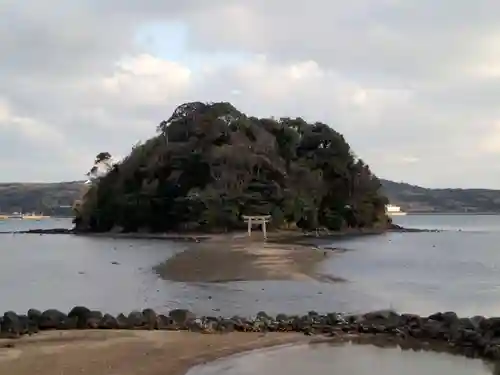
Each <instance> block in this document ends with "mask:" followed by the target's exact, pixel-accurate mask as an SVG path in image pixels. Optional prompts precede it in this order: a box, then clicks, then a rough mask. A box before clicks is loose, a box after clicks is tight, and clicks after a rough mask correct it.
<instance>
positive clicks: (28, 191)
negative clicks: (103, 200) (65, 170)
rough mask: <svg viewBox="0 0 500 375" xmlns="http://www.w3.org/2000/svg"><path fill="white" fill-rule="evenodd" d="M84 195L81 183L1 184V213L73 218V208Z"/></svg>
mask: <svg viewBox="0 0 500 375" xmlns="http://www.w3.org/2000/svg"><path fill="white" fill-rule="evenodd" d="M82 193H83V183H82V182H81V181H74V182H62V183H50V184H43V183H4V184H0V213H9V214H10V213H12V212H23V213H28V212H36V213H43V214H44V215H49V216H72V215H73V212H72V209H71V206H72V205H73V202H74V201H75V199H77V198H78V197H80V196H81V195H82Z"/></svg>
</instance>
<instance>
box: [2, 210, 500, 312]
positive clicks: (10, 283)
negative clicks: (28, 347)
mask: <svg viewBox="0 0 500 375" xmlns="http://www.w3.org/2000/svg"><path fill="white" fill-rule="evenodd" d="M395 221H396V222H397V223H399V224H402V225H404V226H407V227H415V228H431V229H446V230H445V231H443V232H439V233H391V234H386V235H382V236H373V237H372V236H370V237H363V238H357V239H351V240H343V241H339V242H337V243H333V244H331V245H332V246H337V247H342V248H346V249H348V250H352V251H347V252H345V253H341V254H337V255H335V256H333V257H331V258H330V259H328V260H327V261H325V262H324V263H323V264H322V265H321V267H320V268H321V272H322V273H326V274H330V275H334V276H341V277H344V278H346V279H347V280H348V282H346V283H337V284H325V283H319V282H306V283H305V282H291V281H263V282H232V283H223V284H203V283H199V284H186V283H174V282H169V281H165V280H162V279H160V278H159V277H158V276H157V275H156V274H155V273H154V272H153V271H152V267H153V266H154V265H156V264H157V263H159V262H161V261H164V260H165V259H166V258H168V257H170V256H172V255H173V254H175V253H176V252H178V251H182V250H183V249H184V246H185V245H183V244H180V243H172V242H168V241H161V240H129V239H105V238H85V237H75V236H67V235H43V236H39V235H22V234H15V235H13V234H0V310H9V309H12V310H16V311H25V310H26V309H28V308H30V307H36V308H39V309H44V308H60V309H65V310H67V309H69V308H71V307H72V306H73V305H76V304H85V305H88V306H89V307H92V308H95V309H102V310H106V311H109V312H112V313H117V312H121V311H130V310H132V309H141V308H144V307H146V306H147V307H153V308H156V309H158V310H160V311H167V310H169V309H172V308H175V307H186V308H190V309H192V310H193V311H195V312H197V313H200V314H221V315H232V314H242V315H252V314H255V313H257V312H258V311H260V310H265V311H269V312H271V313H278V312H289V313H303V312H307V311H310V310H317V311H319V312H326V311H366V310H370V309H377V308H388V307H392V308H395V309H397V310H399V311H407V312H414V313H421V314H427V313H431V312H434V311H437V310H454V311H457V312H458V313H459V314H461V315H475V314H483V315H499V316H500V302H498V301H500V247H499V244H500V216H430V215H428V216H423V215H422V216H410V215H409V216H405V217H397V218H396V219H395ZM21 226H22V228H21ZM70 226H71V222H70V221H69V220H63V219H61V220H57V221H56V220H43V221H39V222H29V221H16V220H12V221H4V222H2V223H1V224H0V231H8V230H13V229H28V228H29V227H43V228H49V227H70ZM114 263H118V264H114Z"/></svg>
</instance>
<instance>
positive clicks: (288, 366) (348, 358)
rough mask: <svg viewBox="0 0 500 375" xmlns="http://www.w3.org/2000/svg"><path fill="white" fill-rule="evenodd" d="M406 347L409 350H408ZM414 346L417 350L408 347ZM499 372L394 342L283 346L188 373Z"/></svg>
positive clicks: (468, 374)
mask: <svg viewBox="0 0 500 375" xmlns="http://www.w3.org/2000/svg"><path fill="white" fill-rule="evenodd" d="M406 349H408V348H406ZM412 349H415V348H412ZM307 373H314V374H315V375H323V374H324V375H327V374H328V375H332V374H339V375H340V374H352V375H371V374H384V375H396V374H397V375H399V374H403V373H404V374H405V375H421V374H443V375H446V374H450V375H452V374H453V375H471V374H473V375H492V374H494V375H497V374H499V372H498V367H495V366H494V365H492V364H490V363H486V362H483V361H482V360H479V359H467V358H465V357H461V356H454V355H451V354H448V353H439V352H432V351H425V350H402V349H401V348H399V347H396V346H387V345H383V344H381V343H379V344H378V345H372V344H370V345H359V344H350V343H346V344H338V343H337V344H327V343H321V344H313V345H299V346H282V347H278V348H275V349H266V350H260V351H254V352H250V353H246V354H241V355H237V356H233V357H229V358H226V359H220V360H217V361H215V362H212V363H210V364H207V365H203V366H197V367H194V368H192V369H191V370H190V371H189V372H188V374H187V375H257V374H274V375H281V374H282V375H285V374H286V375H302V374H307Z"/></svg>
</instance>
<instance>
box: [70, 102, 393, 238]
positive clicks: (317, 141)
mask: <svg viewBox="0 0 500 375" xmlns="http://www.w3.org/2000/svg"><path fill="white" fill-rule="evenodd" d="M157 132H158V133H157V135H156V136H154V137H153V138H151V139H149V140H148V141H146V142H144V143H142V144H138V145H136V146H134V147H133V149H132V151H131V153H130V154H129V155H128V156H127V157H125V158H124V159H123V160H122V161H120V162H118V163H111V162H110V160H111V155H109V154H108V153H107V152H103V153H100V154H99V155H98V157H97V158H96V161H95V165H94V167H93V168H92V170H91V171H90V173H89V174H90V176H91V181H92V183H91V184H90V185H89V189H88V191H87V192H86V194H85V196H84V197H83V199H82V201H81V204H80V205H79V206H78V207H77V212H76V218H75V228H76V230H79V231H95V232H105V231H110V230H118V231H124V232H135V231H150V232H168V231H176V232H181V231H207V232H221V231H230V230H236V229H240V228H244V227H245V224H244V222H243V221H242V220H241V216H242V215H267V214H270V215H272V222H271V224H272V227H274V228H301V229H317V228H321V227H324V228H328V229H331V230H341V229H345V228H373V227H385V226H386V225H387V220H388V219H387V216H386V214H385V204H386V203H387V199H386V198H385V197H384V196H383V195H382V194H381V193H380V187H381V185H380V181H379V180H378V178H377V177H376V176H375V175H374V174H372V172H371V171H370V168H369V167H368V165H366V164H365V163H364V162H363V161H362V160H361V159H359V158H357V157H356V156H355V155H354V153H353V151H352V150H351V148H350V146H349V144H348V143H347V142H346V141H345V139H344V137H343V136H342V135H341V134H339V133H338V132H336V131H335V130H333V129H332V128H330V127H329V126H328V125H326V124H324V123H320V122H316V123H307V122H306V121H304V120H303V119H301V118H293V119H292V118H281V119H279V120H278V119H274V118H256V117H249V116H246V115H245V114H243V113H241V112H240V111H238V110H237V109H236V108H235V107H234V106H232V105H231V104H229V103H225V102H222V103H210V104H205V103H201V102H193V103H186V104H183V105H181V106H179V107H178V108H177V109H176V110H175V111H174V113H173V114H172V116H171V117H170V118H169V119H168V120H166V121H162V122H161V123H160V125H159V126H158V128H157ZM103 165H104V166H105V169H106V173H105V174H103V175H98V174H97V171H98V169H99V168H100V167H102V166H103Z"/></svg>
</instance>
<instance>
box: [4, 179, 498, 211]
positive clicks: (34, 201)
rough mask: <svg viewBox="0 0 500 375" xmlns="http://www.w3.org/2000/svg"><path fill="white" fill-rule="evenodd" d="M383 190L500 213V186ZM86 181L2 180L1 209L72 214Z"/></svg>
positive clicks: (427, 205)
mask: <svg viewBox="0 0 500 375" xmlns="http://www.w3.org/2000/svg"><path fill="white" fill-rule="evenodd" d="M381 183H382V189H383V193H384V194H385V195H386V196H387V197H388V198H389V201H390V202H391V203H392V204H395V205H398V206H401V207H402V208H403V209H404V210H405V211H407V212H453V213H458V212H471V213H474V212H495V213H500V190H489V189H428V188H423V187H420V186H415V185H410V184H406V183H402V182H393V181H389V180H381ZM83 189H84V183H83V181H72V182H59V183H3V184H2V183H0V213H1V212H3V213H12V212H33V211H35V212H43V213H44V214H47V215H52V216H68V215H72V211H71V209H70V207H69V206H72V205H73V202H74V201H75V200H77V199H79V198H81V195H82V192H83Z"/></svg>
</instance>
